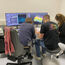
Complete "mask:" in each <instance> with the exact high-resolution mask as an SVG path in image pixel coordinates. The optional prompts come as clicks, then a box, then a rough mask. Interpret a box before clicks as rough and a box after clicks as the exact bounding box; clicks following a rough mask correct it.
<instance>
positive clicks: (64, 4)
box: [60, 0, 65, 15]
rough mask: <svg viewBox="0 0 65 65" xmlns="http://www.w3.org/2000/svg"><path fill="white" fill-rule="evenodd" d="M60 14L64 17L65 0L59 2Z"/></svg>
mask: <svg viewBox="0 0 65 65" xmlns="http://www.w3.org/2000/svg"><path fill="white" fill-rule="evenodd" d="M60 13H62V14H64V15H65V0H62V1H61V7H60Z"/></svg>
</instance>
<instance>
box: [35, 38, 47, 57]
mask: <svg viewBox="0 0 65 65" xmlns="http://www.w3.org/2000/svg"><path fill="white" fill-rule="evenodd" d="M40 46H41V47H42V53H43V54H44V53H45V52H46V47H45V45H44V41H43V40H40V39H36V40H35V48H36V55H37V56H38V57H40Z"/></svg>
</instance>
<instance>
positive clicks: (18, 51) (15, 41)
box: [11, 30, 25, 57]
mask: <svg viewBox="0 0 65 65" xmlns="http://www.w3.org/2000/svg"><path fill="white" fill-rule="evenodd" d="M11 41H12V43H13V45H14V49H15V53H14V55H15V56H16V57H18V56H20V55H24V54H25V50H24V46H23V45H22V44H21V43H20V41H19V37H18V32H17V31H16V30H11Z"/></svg>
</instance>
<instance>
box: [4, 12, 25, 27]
mask: <svg viewBox="0 0 65 65" xmlns="http://www.w3.org/2000/svg"><path fill="white" fill-rule="evenodd" d="M5 17H6V25H7V26H16V25H20V24H21V23H23V22H25V19H26V13H6V14H5Z"/></svg>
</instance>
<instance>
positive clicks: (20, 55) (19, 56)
mask: <svg viewBox="0 0 65 65" xmlns="http://www.w3.org/2000/svg"><path fill="white" fill-rule="evenodd" d="M10 34H11V41H12V43H13V45H14V48H15V52H14V53H13V54H12V55H11V56H9V55H8V59H9V60H12V61H16V60H17V63H7V64H6V65H26V64H30V65H32V61H31V60H28V61H27V62H23V60H25V59H24V57H25V55H26V51H25V50H24V46H23V45H22V44H21V43H20V42H19V38H18V33H17V31H16V30H11V32H10Z"/></svg>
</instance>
